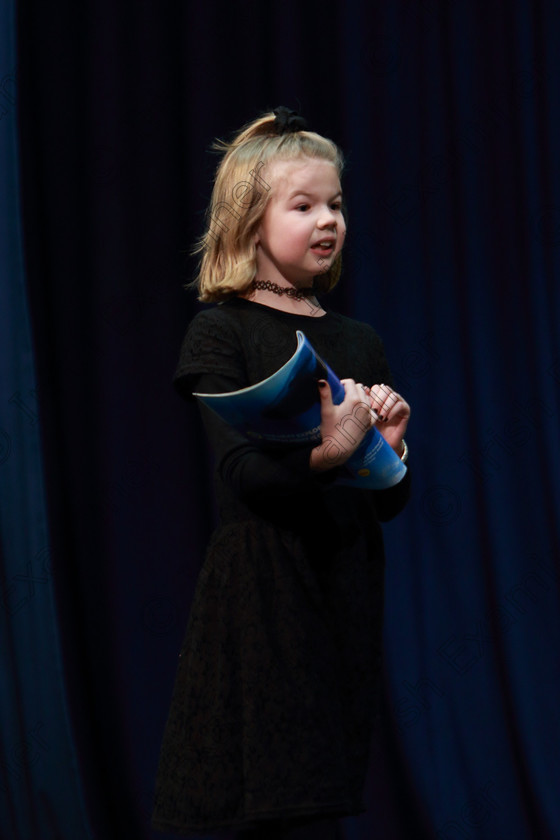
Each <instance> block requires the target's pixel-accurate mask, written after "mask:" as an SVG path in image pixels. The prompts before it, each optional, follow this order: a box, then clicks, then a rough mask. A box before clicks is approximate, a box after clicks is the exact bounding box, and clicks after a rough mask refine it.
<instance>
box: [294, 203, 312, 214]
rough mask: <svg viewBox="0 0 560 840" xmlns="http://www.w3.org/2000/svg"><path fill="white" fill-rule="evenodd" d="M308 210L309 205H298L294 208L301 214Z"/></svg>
mask: <svg viewBox="0 0 560 840" xmlns="http://www.w3.org/2000/svg"><path fill="white" fill-rule="evenodd" d="M308 209H309V204H298V206H297V207H296V210H301V211H302V212H305V211H306V210H308Z"/></svg>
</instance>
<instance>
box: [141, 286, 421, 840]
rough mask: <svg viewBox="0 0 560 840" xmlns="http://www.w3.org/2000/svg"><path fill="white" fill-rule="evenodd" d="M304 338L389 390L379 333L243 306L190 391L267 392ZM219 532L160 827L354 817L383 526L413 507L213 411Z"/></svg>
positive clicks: (184, 359)
mask: <svg viewBox="0 0 560 840" xmlns="http://www.w3.org/2000/svg"><path fill="white" fill-rule="evenodd" d="M297 329H301V330H303V331H304V332H305V334H306V335H307V337H308V338H309V340H310V341H311V343H312V344H313V346H314V347H315V349H316V350H317V352H318V353H319V355H321V356H322V357H323V358H324V359H325V360H326V361H327V362H328V364H329V365H330V366H331V367H332V369H333V370H334V371H335V373H337V374H338V376H339V377H340V378H341V379H343V378H350V377H351V378H353V379H355V380H356V381H357V382H363V383H364V384H368V385H372V384H374V383H379V382H385V383H390V382H391V375H390V371H389V368H388V366H387V362H386V359H385V356H384V353H383V347H382V344H381V341H380V339H379V337H378V336H377V334H376V333H375V332H374V330H373V329H372V328H371V327H369V326H368V325H367V324H363V323H360V322H357V321H353V320H351V319H349V318H345V317H343V316H341V315H337V314H335V313H333V312H327V314H326V315H324V316H322V317H319V318H317V317H310V316H299V315H293V314H290V313H285V312H281V311H279V310H276V309H272V308H270V307H267V306H263V305H260V304H257V303H253V302H249V301H247V300H244V299H241V298H234V299H231V300H229V301H227V302H225V303H223V304H221V305H219V306H216V307H214V308H212V309H208V310H205V311H203V312H201V313H200V314H199V315H197V316H196V317H195V318H194V319H193V321H192V323H191V325H190V327H189V330H188V332H187V336H186V338H185V341H184V344H183V347H182V351H181V357H180V362H179V367H178V370H177V374H176V379H175V382H176V385H177V387H178V389H179V390H180V392H181V393H182V394H183V395H185V396H187V397H189V396H190V395H191V394H192V391H193V390H199V391H202V392H204V391H206V392H212V391H213V392H218V391H221V390H235V389H237V388H241V387H244V386H247V385H250V384H254V383H255V382H258V381H260V380H262V379H264V378H266V377H267V376H269V375H270V374H272V373H273V372H274V371H275V370H277V369H278V367H279V366H280V365H281V364H283V363H284V362H285V361H287V359H288V358H289V357H290V356H291V355H292V354H293V352H294V350H295V348H296V335H295V331H296V330H297ZM203 416H204V420H205V425H206V428H207V431H208V434H209V435H210V438H211V441H212V444H213V447H214V449H215V453H216V492H217V499H218V504H219V512H220V524H219V527H218V528H217V530H216V531H215V533H214V534H213V536H212V538H211V541H210V545H209V547H208V551H207V554H206V558H205V561H204V564H203V566H202V569H201V572H200V575H199V578H198V583H197V588H196V592H195V597H194V601H193V605H192V609H191V614H190V619H189V622H188V627H187V632H186V636H185V640H184V643H183V646H182V649H181V652H180V657H179V665H178V670H177V677H176V682H175V689H174V693H173V698H172V703H171V709H170V713H169V719H168V722H167V726H166V729H165V734H164V739H163V745H162V750H161V756H160V764H159V770H158V777H157V784H156V800H155V809H154V816H153V825H154V827H156V828H159V829H161V830H164V831H175V832H178V833H183V834H202V833H209V832H213V831H217V830H219V829H226V828H228V829H237V830H239V829H245V828H250V827H254V826H259V825H262V824H264V823H265V822H267V821H272V822H271V823H270V825H271V826H272V823H273V822H274V823H277V822H278V821H282V822H283V823H284V824H290V823H291V822H293V823H294V824H297V823H298V822H303V821H305V820H308V819H310V818H316V819H325V818H327V817H329V816H333V817H334V816H343V815H349V814H357V813H360V812H361V811H363V810H364V806H363V802H362V790H363V785H364V780H365V775H366V770H367V763H368V753H369V743H370V734H371V731H372V725H373V721H374V718H375V715H376V711H377V694H378V688H379V680H380V661H381V632H382V616H383V570H384V552H383V539H382V534H381V527H380V525H379V522H380V521H383V520H387V519H389V518H391V517H393V516H394V515H396V514H397V513H398V512H399V511H400V510H401V509H402V507H403V506H404V504H405V503H406V500H407V497H408V491H409V477H408V476H409V474H408V472H407V474H406V476H405V478H404V479H403V480H402V481H401V482H400V483H399V484H398V485H397V486H396V487H393V488H391V489H389V490H384V491H366V490H358V489H355V488H349V487H343V486H338V485H336V484H335V483H333V482H334V479H335V477H336V470H331V471H329V472H327V473H321V474H317V473H312V472H311V470H310V469H309V453H310V450H311V448H312V447H311V446H308V445H306V446H298V447H294V448H287V449H282V450H281V451H280V452H279V451H267V452H263V451H262V450H259V449H257V448H255V446H254V445H253V444H251V443H249V442H248V441H247V440H246V439H245V438H244V437H243V436H242V435H240V434H239V433H237V432H235V431H234V430H232V429H231V428H230V427H229V426H227V425H226V424H225V423H224V422H223V421H221V420H219V419H218V418H216V416H215V415H214V414H213V412H210V411H209V410H208V409H203Z"/></svg>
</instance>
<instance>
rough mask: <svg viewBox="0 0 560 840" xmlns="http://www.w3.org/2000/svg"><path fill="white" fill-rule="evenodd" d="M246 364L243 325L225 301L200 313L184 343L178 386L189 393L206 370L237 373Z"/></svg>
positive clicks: (175, 380)
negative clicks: (243, 363) (243, 362)
mask: <svg viewBox="0 0 560 840" xmlns="http://www.w3.org/2000/svg"><path fill="white" fill-rule="evenodd" d="M241 367H242V325H240V324H239V321H238V319H237V318H236V317H235V315H234V314H233V313H232V312H231V311H230V308H229V307H227V306H226V305H225V304H220V305H218V306H211V307H209V308H208V309H203V310H201V311H200V312H198V313H197V314H196V315H195V316H194V318H193V319H192V320H191V322H190V324H189V326H188V328H187V332H186V335H185V337H184V339H183V343H182V345H181V350H180V353H179V362H178V365H177V368H176V371H175V375H174V377H173V381H174V383H175V387H176V388H177V389H178V390H179V391H180V392H181V393H185V392H188V389H189V388H190V385H191V383H192V380H193V379H194V378H195V377H197V376H200V375H201V374H204V373H213V374H223V375H237V374H238V372H239V369H240V368H241Z"/></svg>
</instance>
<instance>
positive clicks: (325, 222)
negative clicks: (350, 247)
mask: <svg viewBox="0 0 560 840" xmlns="http://www.w3.org/2000/svg"><path fill="white" fill-rule="evenodd" d="M317 225H318V227H331V226H333V225H335V226H336V214H335V213H334V211H333V210H331V208H330V207H325V208H324V209H323V210H322V211H321V213H320V215H319V219H318V222H317Z"/></svg>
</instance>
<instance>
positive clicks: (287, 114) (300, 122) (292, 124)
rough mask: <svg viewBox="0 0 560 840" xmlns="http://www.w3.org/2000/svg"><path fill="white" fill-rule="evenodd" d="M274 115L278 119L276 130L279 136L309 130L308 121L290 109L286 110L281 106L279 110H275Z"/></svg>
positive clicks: (275, 124)
mask: <svg viewBox="0 0 560 840" xmlns="http://www.w3.org/2000/svg"><path fill="white" fill-rule="evenodd" d="M273 113H274V115H275V117H276V119H275V121H274V128H275V129H276V133H277V134H290V133H291V132H293V131H305V130H306V129H307V123H306V121H305V120H304V119H303V117H300V115H299V114H298V112H297V111H292V110H290V108H284V106H283V105H281V106H280V107H279V108H275V109H274V112H273Z"/></svg>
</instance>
